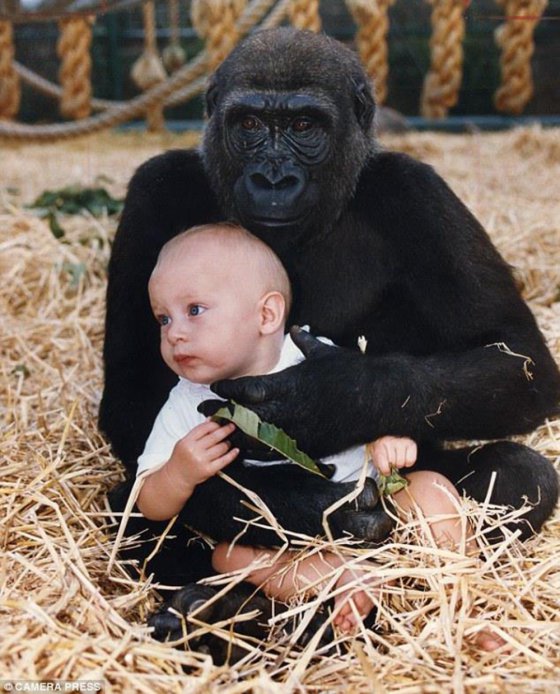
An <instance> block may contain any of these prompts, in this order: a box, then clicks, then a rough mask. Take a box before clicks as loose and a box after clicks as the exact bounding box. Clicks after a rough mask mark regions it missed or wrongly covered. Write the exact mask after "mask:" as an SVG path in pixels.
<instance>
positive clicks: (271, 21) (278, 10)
mask: <svg viewBox="0 0 560 694" xmlns="http://www.w3.org/2000/svg"><path fill="white" fill-rule="evenodd" d="M273 1H274V0H273ZM291 2H292V0H279V2H277V3H276V5H275V6H274V9H273V10H272V12H271V13H270V14H269V15H268V17H266V19H263V21H262V23H261V26H260V28H261V29H272V27H276V26H278V25H279V24H280V23H281V22H282V21H283V19H284V17H285V16H286V15H287V14H288V6H289V5H290V3H291ZM270 4H272V2H271V3H270Z"/></svg>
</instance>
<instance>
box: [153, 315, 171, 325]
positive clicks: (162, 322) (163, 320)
mask: <svg viewBox="0 0 560 694" xmlns="http://www.w3.org/2000/svg"><path fill="white" fill-rule="evenodd" d="M156 320H157V322H158V323H159V324H160V325H161V326H162V327H164V326H166V325H169V323H171V318H170V317H169V316H166V315H165V314H160V315H159V316H156Z"/></svg>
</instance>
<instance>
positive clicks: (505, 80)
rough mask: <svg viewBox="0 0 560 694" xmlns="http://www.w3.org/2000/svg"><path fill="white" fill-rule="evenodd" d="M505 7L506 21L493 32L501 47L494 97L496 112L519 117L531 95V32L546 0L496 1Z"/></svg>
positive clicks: (543, 8)
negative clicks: (499, 73) (498, 85)
mask: <svg viewBox="0 0 560 694" xmlns="http://www.w3.org/2000/svg"><path fill="white" fill-rule="evenodd" d="M497 2H498V3H499V4H500V5H504V9H505V15H506V22H505V24H502V25H501V26H499V27H498V28H497V29H496V33H495V39H496V43H497V44H498V46H499V47H500V48H501V51H502V55H501V57H500V66H501V70H502V84H501V86H500V87H499V88H498V89H497V91H496V94H495V95H494V103H495V105H496V108H497V109H498V110H499V111H505V112H507V113H514V114H519V113H521V112H522V111H523V109H524V108H525V106H526V105H527V102H528V101H529V100H530V99H531V97H532V96H533V78H532V73H531V56H532V55H533V51H534V50H535V43H534V40H533V33H534V31H535V27H536V26H537V24H538V23H539V20H540V18H541V16H542V14H543V12H544V10H545V9H546V6H547V4H548V2H547V0H497Z"/></svg>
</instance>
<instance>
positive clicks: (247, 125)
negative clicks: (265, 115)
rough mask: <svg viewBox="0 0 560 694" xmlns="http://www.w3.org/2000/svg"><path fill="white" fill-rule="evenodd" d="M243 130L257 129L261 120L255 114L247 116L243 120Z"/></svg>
mask: <svg viewBox="0 0 560 694" xmlns="http://www.w3.org/2000/svg"><path fill="white" fill-rule="evenodd" d="M241 127H242V128H243V130H256V129H257V128H258V127H259V121H258V119H257V118H255V116H245V118H244V119H243V120H242V121H241Z"/></svg>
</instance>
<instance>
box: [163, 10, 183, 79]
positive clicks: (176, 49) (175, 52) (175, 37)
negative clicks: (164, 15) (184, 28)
mask: <svg viewBox="0 0 560 694" xmlns="http://www.w3.org/2000/svg"><path fill="white" fill-rule="evenodd" d="M167 9H168V14H169V29H170V37H169V44H168V45H167V46H166V47H165V48H164V49H163V54H162V58H163V64H164V65H165V69H166V70H167V72H175V70H178V69H179V68H180V67H181V65H184V64H185V61H186V59H187V56H186V54H185V51H184V49H183V48H182V46H181V40H180V32H179V27H180V23H179V0H167Z"/></svg>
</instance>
